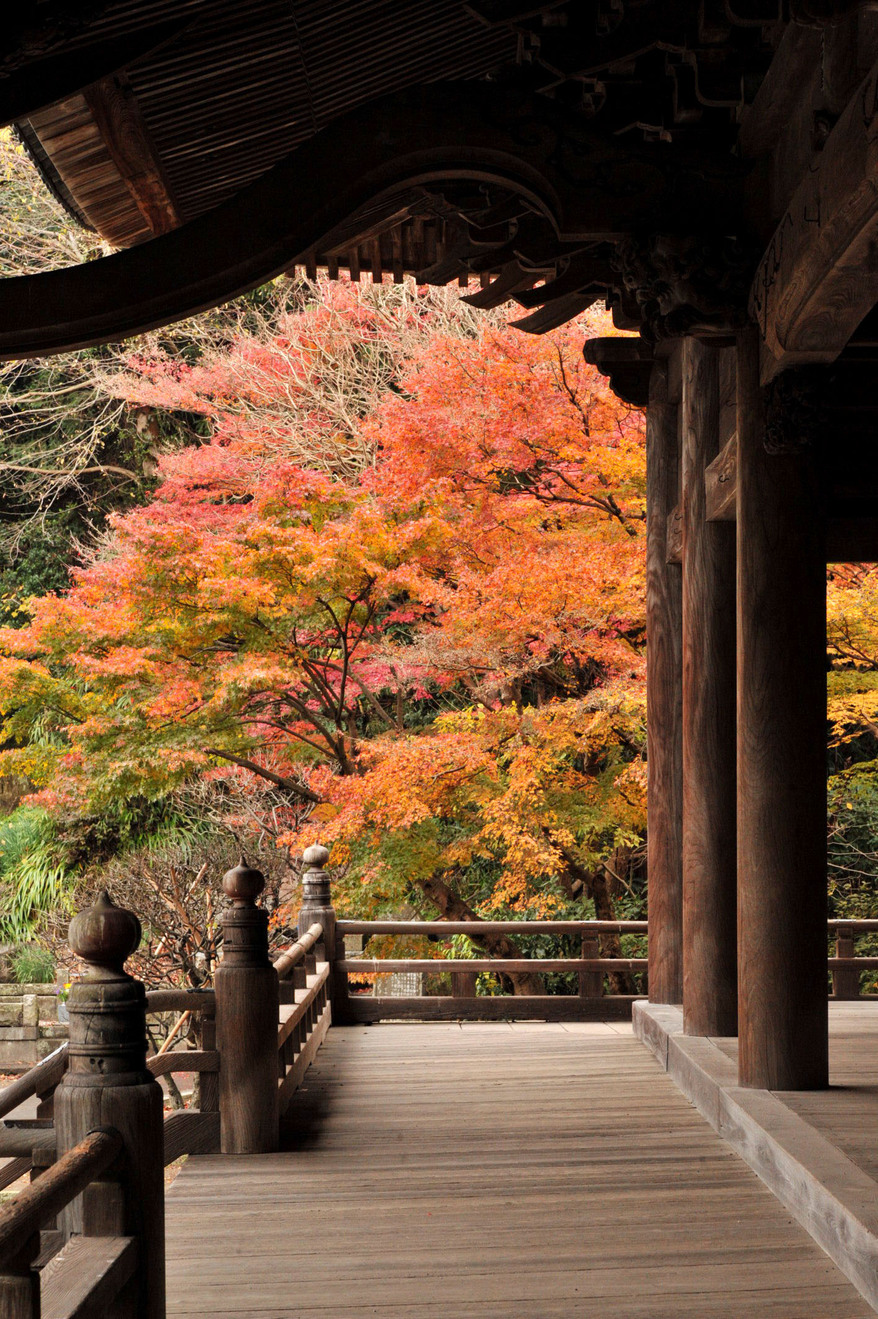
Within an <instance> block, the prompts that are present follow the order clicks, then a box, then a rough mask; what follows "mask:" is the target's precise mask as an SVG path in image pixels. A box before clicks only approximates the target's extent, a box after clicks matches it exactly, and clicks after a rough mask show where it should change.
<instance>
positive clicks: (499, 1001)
mask: <svg viewBox="0 0 878 1319" xmlns="http://www.w3.org/2000/svg"><path fill="white" fill-rule="evenodd" d="M336 929H337V931H338V935H339V949H340V951H339V961H338V970H339V973H340V975H341V976H343V978H344V980H345V981H347V978H348V977H349V976H352V975H357V976H370V977H372V976H380V975H390V974H393V973H400V972H401V973H405V972H414V973H420V974H424V975H433V976H439V975H442V974H444V973H447V972H450V973H451V984H452V992H451V995H450V996H449V995H434V996H418V997H412V998H397V997H382V996H379V995H365V994H356V993H350V992H349V993H348V994H347V996H346V999H345V1017H346V1019H347V1020H349V1021H380V1020H381V1019H382V1018H385V1019H386V1018H389V1017H393V1018H396V1019H400V1018H406V1017H408V1018H419V1019H422V1020H425V1019H426V1020H429V1019H433V1020H463V1019H469V1020H496V1019H500V1018H509V1017H518V1018H519V1019H527V1018H530V1019H536V1020H553V1021H558V1020H585V1019H588V1018H595V1017H602V1018H607V1017H625V1016H628V1015H629V1014H630V1012H631V1003H632V1002H633V1000H634V999H635V998H636V997H638V996H637V995H635V994H612V995H605V994H604V977H605V976H606V975H607V974H608V973H611V972H627V973H629V974H630V973H636V972H643V971H645V970H646V968H647V964H648V963H647V959H646V958H645V957H602V956H600V955H599V952H598V947H599V937H600V936H601V935H609V934H637V935H645V934H646V933H647V923H646V921H587V920H582V921H489V920H479V921H358V920H339V921H337V922H336ZM461 934H462V935H467V936H468V937H469V938H470V939H475V940H478V941H480V942H484V940H485V938H489V937H490V936H492V935H514V936H515V938H516V940H520V939H521V938H526V937H528V936H530V937H534V936H537V935H553V936H559V937H560V936H565V937H567V938H570V937H571V936H572V937H573V938H575V939H576V940H577V941H578V943H579V946H580V956H579V957H491V956H482V957H475V958H446V957H441V958H416V957H404V958H394V957H389V958H384V957H382V958H365V957H357V958H353V957H352V958H346V959H344V960H342V951H341V950H343V948H344V937H345V936H346V935H363V936H366V937H368V938H371V937H372V936H375V935H404V936H407V937H409V938H412V937H418V938H420V937H426V936H433V937H434V938H435V937H437V936H438V937H440V938H443V939H449V938H451V937H452V936H453V935H461ZM484 972H489V973H492V974H494V975H498V976H508V975H513V976H514V975H544V974H555V975H557V974H565V973H566V974H571V975H573V976H575V977H576V981H577V986H578V992H577V993H575V994H532V993H531V994H515V995H509V994H484V995H477V994H476V992H475V987H476V986H475V977H476V976H477V975H479V974H481V973H484Z"/></svg>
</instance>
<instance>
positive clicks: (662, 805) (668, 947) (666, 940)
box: [646, 361, 683, 1003]
mask: <svg viewBox="0 0 878 1319" xmlns="http://www.w3.org/2000/svg"><path fill="white" fill-rule="evenodd" d="M678 494H679V490H678V435H677V407H676V405H675V404H674V403H671V402H669V401H668V392H667V364H666V363H665V362H662V361H660V362H656V363H655V365H654V366H653V369H652V375H651V377H650V386H649V405H648V408H647V413H646V632H647V657H646V704H647V710H648V722H647V729H648V732H647V738H648V742H647V764H648V781H647V815H648V820H649V829H648V835H647V849H648V858H647V867H648V884H649V997H650V1000H651V1001H652V1002H653V1003H680V1002H682V999H683V890H682V796H683V749H682V671H681V608H682V606H681V579H680V568H679V565H677V564H669V563H668V548H667V527H668V518H669V516H670V514H671V513H672V512H673V510H674V508H675V507H676V505H677V500H678Z"/></svg>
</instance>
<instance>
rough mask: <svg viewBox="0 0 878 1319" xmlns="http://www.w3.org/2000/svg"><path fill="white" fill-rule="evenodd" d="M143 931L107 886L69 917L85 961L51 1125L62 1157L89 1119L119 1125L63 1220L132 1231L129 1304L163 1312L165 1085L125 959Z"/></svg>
mask: <svg viewBox="0 0 878 1319" xmlns="http://www.w3.org/2000/svg"><path fill="white" fill-rule="evenodd" d="M140 934H141V930H140V921H139V920H138V919H137V917H136V916H135V915H134V913H133V912H130V911H126V910H125V909H124V908H121V907H117V906H115V904H114V903H113V902H111V900H110V898H109V897H108V895H107V894H106V893H102V894H101V896H100V897H99V898H98V900H97V902H96V903H95V905H94V906H93V907H91V908H89V909H87V910H86V911H82V912H80V913H79V915H78V916H74V918H73V920H72V921H71V922H70V931H69V934H68V939H69V942H70V947H71V948H72V949H73V951H74V953H76V954H77V956H78V957H81V958H82V959H83V961H84V962H85V963H86V967H87V969H86V972H85V975H84V976H83V978H82V979H81V980H79V981H77V982H75V983H74V985H73V987H72V988H71V990H70V999H69V1003H68V1007H69V1012H70V1047H69V1055H68V1056H69V1067H68V1070H67V1072H66V1074H65V1075H64V1078H63V1079H62V1081H61V1083H60V1085H59V1086H58V1088H57V1090H56V1091H55V1128H56V1131H57V1136H58V1155H59V1157H60V1155H62V1154H64V1153H65V1152H66V1151H67V1150H69V1149H72V1148H73V1146H74V1145H77V1144H79V1142H80V1141H81V1140H82V1139H83V1138H84V1137H85V1136H86V1135H87V1134H88V1132H89V1131H92V1130H94V1129H95V1128H96V1127H115V1128H116V1130H117V1131H118V1132H119V1134H120V1135H121V1137H122V1140H123V1142H124V1152H123V1155H122V1159H121V1162H120V1165H119V1168H118V1172H117V1171H116V1169H115V1168H114V1169H113V1170H112V1172H111V1173H108V1174H106V1175H105V1177H104V1178H102V1179H101V1180H99V1181H97V1182H95V1183H93V1185H91V1186H90V1187H88V1189H87V1190H86V1191H85V1192H83V1194H82V1195H81V1196H79V1197H78V1198H77V1199H76V1200H75V1201H74V1202H73V1203H72V1204H71V1205H70V1206H69V1208H68V1209H66V1210H65V1211H64V1212H63V1214H62V1215H61V1224H62V1227H63V1229H64V1230H65V1232H66V1233H67V1234H68V1235H69V1234H70V1233H71V1232H81V1233H82V1234H83V1235H84V1236H130V1237H136V1239H137V1266H136V1270H135V1273H134V1277H133V1278H132V1280H131V1282H130V1283H129V1284H128V1288H126V1293H125V1295H126V1297H129V1298H130V1304H131V1311H130V1312H131V1313H133V1314H134V1315H136V1317H137V1319H164V1315H165V1202H164V1124H163V1112H162V1091H161V1086H160V1085H159V1084H158V1082H157V1081H156V1080H155V1078H154V1077H153V1076H152V1075H151V1074H150V1073H149V1071H148V1070H147V1067H146V992H145V990H144V988H143V985H142V984H141V983H140V982H139V981H138V980H135V979H134V978H133V977H132V976H130V975H128V974H127V973H126V971H125V969H124V968H125V959H126V958H127V957H128V956H129V955H130V954H131V953H132V952H134V950H135V948H136V947H137V945H138V944H139V943H140ZM114 1174H115V1175H114ZM125 1313H129V1311H128V1310H125Z"/></svg>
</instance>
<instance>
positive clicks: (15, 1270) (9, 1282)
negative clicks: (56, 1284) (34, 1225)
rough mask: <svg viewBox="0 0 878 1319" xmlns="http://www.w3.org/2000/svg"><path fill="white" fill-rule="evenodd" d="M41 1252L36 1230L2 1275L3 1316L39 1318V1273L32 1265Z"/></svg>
mask: <svg viewBox="0 0 878 1319" xmlns="http://www.w3.org/2000/svg"><path fill="white" fill-rule="evenodd" d="M39 1253H40V1234H39V1233H38V1232H37V1233H35V1234H34V1235H33V1236H32V1237H31V1239H30V1241H28V1243H27V1245H26V1246H25V1248H24V1250H23V1251H22V1252H21V1254H20V1255H19V1256H18V1258H17V1259H16V1260H15V1261H14V1262H13V1264H12V1265H10V1266H7V1268H6V1271H5V1272H4V1273H3V1274H2V1275H0V1319H40V1275H39V1274H38V1273H37V1271H36V1269H35V1268H33V1267H32V1265H33V1261H34V1260H35V1259H36V1257H37V1255H39Z"/></svg>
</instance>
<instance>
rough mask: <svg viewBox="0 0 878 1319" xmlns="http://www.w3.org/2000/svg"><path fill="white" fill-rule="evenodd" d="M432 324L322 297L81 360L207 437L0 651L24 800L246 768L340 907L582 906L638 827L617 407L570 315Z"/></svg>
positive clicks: (631, 511) (165, 465)
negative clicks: (510, 322) (525, 328)
mask: <svg viewBox="0 0 878 1319" xmlns="http://www.w3.org/2000/svg"><path fill="white" fill-rule="evenodd" d="M445 296H446V297H447V295H445ZM462 311H463V315H464V317H465V319H464V321H463V322H462V323H460V324H458V325H456V326H453V327H452V325H451V323H450V320H449V317H448V316H447V315H446V314H445V311H444V308H443V307H442V306H438V305H437V303H436V300H435V298H434V297H432V296H431V295H429V294H422V295H415V294H413V293H409V295H408V296H407V297H406V298H404V299H399V298H398V299H397V305H396V306H395V307H392V306H389V305H387V304H386V303H385V305H382V304H381V302H380V300H377V301H376V299H375V298H374V297H372V299H371V301H370V298H369V297H368V296H367V295H365V294H364V293H363V292H362V291H360V290H358V289H357V288H356V286H352V285H349V284H340V285H339V284H336V285H334V286H328V287H324V288H323V289H321V297H320V299H319V300H317V301H315V303H314V304H313V305H312V306H310V307H307V308H305V309H304V311H302V312H300V313H298V314H294V313H290V314H287V315H285V316H283V317H281V318H279V319H276V320H275V321H274V322H273V323H272V324H271V325H269V323H268V322H267V321H266V320H265V319H264V318H263V319H258V318H257V319H255V320H251V323H250V324H249V326H248V325H246V324H242V325H241V327H240V332H239V333H238V334H237V336H236V338H235V340H234V342H232V343H231V344H229V345H226V346H223V347H221V348H220V349H218V350H217V351H216V352H214V353H212V354H207V355H205V356H204V357H203V358H202V359H201V360H199V362H197V363H196V364H194V365H191V366H190V365H187V364H186V363H185V362H181V361H180V360H179V359H175V358H170V357H168V356H167V355H165V354H162V353H154V354H153V355H152V356H146V355H144V354H143V353H142V352H140V353H136V354H132V355H131V356H130V358H129V359H128V360H127V362H125V363H124V364H123V366H122V367H121V368H120V369H118V370H114V372H113V373H112V374H111V375H109V374H108V377H107V381H106V384H107V388H108V389H110V390H112V392H113V394H114V395H115V396H116V397H117V398H120V399H122V400H124V401H125V403H126V405H127V406H129V407H131V408H150V409H154V410H157V411H160V412H166V413H169V414H172V415H173V414H174V413H175V412H185V413H187V414H189V415H192V414H196V413H197V414H199V415H201V416H202V417H204V418H205V419H206V420H207V422H208V425H209V431H210V435H209V438H208V439H207V440H206V442H202V443H196V444H189V445H187V446H186V447H184V448H182V449H180V450H178V451H176V452H172V453H168V454H166V455H164V456H163V457H161V458H160V460H159V472H158V477H157V484H156V489H155V493H154V495H153V497H152V498H151V499H150V501H149V502H148V503H147V504H146V505H145V506H144V507H141V508H136V509H133V510H131V511H130V512H128V513H124V514H117V515H116V516H115V517H114V518H113V519H112V530H111V534H110V535H109V536H108V537H106V538H105V539H104V541H103V543H102V544H101V545H100V546H99V548H98V550H97V552H96V553H95V554H94V556H93V558H92V561H91V562H89V563H88V564H87V566H85V567H82V568H79V569H77V570H75V571H74V572H73V574H72V580H71V586H70V589H69V590H68V591H65V592H59V593H56V594H50V595H46V596H43V597H42V598H39V599H35V600H33V601H32V602H31V604H30V606H29V608H30V610H31V620H30V622H29V624H28V625H27V626H25V627H23V628H18V629H7V630H6V631H5V632H4V633H3V635H2V646H3V655H4V658H3V659H2V660H0V701H2V709H3V713H4V720H5V723H4V734H5V738H6V740H7V745H9V744H10V743H11V744H13V746H12V749H10V750H8V751H7V752H6V753H5V754H4V760H5V765H6V768H7V770H12V769H14V770H15V771H17V772H23V773H26V774H28V775H29V776H30V777H31V779H32V780H33V781H34V782H35V783H36V784H37V786H38V789H39V792H38V796H37V798H36V801H37V802H38V803H40V804H42V805H43V806H45V807H46V808H48V809H49V810H50V811H55V812H61V811H63V812H65V813H67V814H70V813H73V814H76V813H80V814H83V813H89V812H92V813H94V812H100V811H102V810H106V809H107V808H108V807H109V806H111V805H112V803H114V802H118V801H120V800H126V801H128V800H131V799H134V798H137V799H146V800H152V801H157V800H160V799H162V798H163V797H166V796H167V795H168V794H169V793H173V792H174V791H176V790H178V789H179V788H180V787H181V785H183V784H185V783H187V782H189V781H191V780H192V779H193V778H197V777H206V778H209V779H214V780H216V779H222V778H224V777H226V778H228V777H229V776H244V777H245V778H249V779H252V778H253V777H255V776H259V777H261V778H262V779H265V778H268V779H270V780H271V782H272V783H273V784H274V785H275V786H277V787H279V788H280V789H282V791H283V792H284V794H285V797H284V801H285V806H284V807H283V808H282V812H281V813H282V816H283V819H282V820H281V822H280V823H281V825H282V827H280V828H278V829H277V836H278V838H279V839H280V841H281V843H287V844H295V846H296V847H298V846H300V845H301V844H303V843H305V842H307V841H310V840H311V839H312V838H314V837H315V836H317V835H318V834H319V835H320V836H321V837H322V838H324V839H325V840H327V841H328V842H330V843H331V844H332V845H333V848H334V861H335V862H336V863H338V864H340V863H345V871H344V874H345V889H346V900H347V901H348V902H349V903H350V904H351V905H352V906H353V907H355V908H357V909H363V908H368V909H370V910H373V911H374V910H380V909H384V910H398V909H399V907H400V904H401V903H403V902H406V901H411V900H412V896H413V894H415V895H417V894H419V895H420V898H419V899H418V900H420V901H424V900H428V901H429V906H428V908H426V909H430V908H432V909H435V908H436V907H438V908H439V909H440V910H442V911H450V910H451V909H452V908H454V909H455V910H457V911H459V910H460V909H461V908H460V906H459V905H457V906H456V905H455V904H461V903H462V904H464V906H465V907H466V908H467V909H472V908H473V907H476V908H478V909H480V910H501V909H502V910H509V911H515V910H523V911H533V912H543V911H548V910H553V909H559V908H560V907H563V906H565V904H569V903H574V904H575V906H574V910H576V911H578V912H579V911H582V910H583V908H582V905H581V904H582V902H583V901H585V900H586V899H588V898H591V899H593V900H595V899H596V900H597V901H598V904H599V905H602V906H603V910H604V911H605V910H606V904H607V902H608V901H609V897H608V887H607V885H608V878H607V876H608V871H607V867H610V869H611V870H613V871H618V870H620V869H621V870H623V871H624V874H623V876H622V877H621V879H620V880H619V882H620V883H622V884H624V883H627V878H626V877H627V874H628V869H629V867H630V865H631V856H632V854H633V853H634V852H635V851H636V848H637V847H638V845H639V844H640V842H641V840H642V835H643V829H644V824H645V821H644V791H643V788H644V764H643V756H644V727H643V721H644V711H643V698H642V674H643V655H644V643H645V637H644V611H643V536H644V488H643V483H644V453H643V424H642V417H641V415H640V414H639V413H637V412H636V411H633V410H632V409H630V408H628V407H626V406H625V405H623V404H621V403H619V402H618V400H616V399H615V397H614V396H613V395H612V394H611V393H610V392H609V390H608V388H607V384H606V382H605V380H604V379H603V377H601V376H600V375H599V374H598V373H597V372H596V371H595V370H594V368H592V367H589V366H587V365H586V364H585V362H584V360H583V357H582V341H583V337H584V332H585V331H586V329H591V330H592V332H593V330H594V327H593V326H589V327H586V326H584V325H583V324H581V323H573V324H571V325H569V326H566V327H564V328H563V329H561V330H558V331H555V332H554V333H552V334H549V335H546V336H543V337H533V338H532V337H529V336H525V335H522V334H520V333H518V332H516V331H514V330H509V329H506V328H504V327H502V326H501V325H500V324H497V323H496V322H494V323H492V322H491V321H490V320H489V321H485V320H481V321H478V320H476V319H475V316H474V313H472V312H469V311H468V310H467V309H466V308H465V307H463V308H462ZM340 379H341V380H342V381H344V380H346V381H347V385H346V386H345V387H344V388H342V387H341V386H340V385H339V383H338V382H339V380H340ZM273 809H274V823H275V825H277V823H278V814H277V808H276V807H275V808H273ZM620 858H622V859H620Z"/></svg>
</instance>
